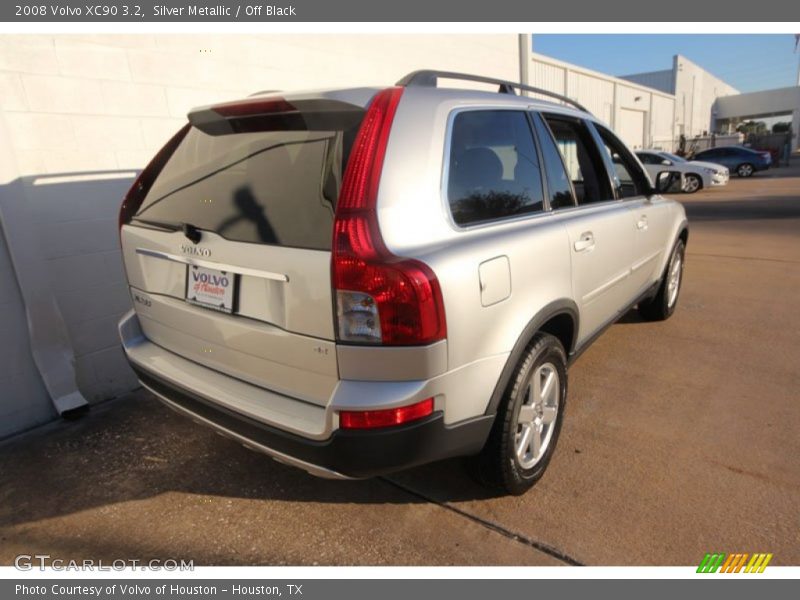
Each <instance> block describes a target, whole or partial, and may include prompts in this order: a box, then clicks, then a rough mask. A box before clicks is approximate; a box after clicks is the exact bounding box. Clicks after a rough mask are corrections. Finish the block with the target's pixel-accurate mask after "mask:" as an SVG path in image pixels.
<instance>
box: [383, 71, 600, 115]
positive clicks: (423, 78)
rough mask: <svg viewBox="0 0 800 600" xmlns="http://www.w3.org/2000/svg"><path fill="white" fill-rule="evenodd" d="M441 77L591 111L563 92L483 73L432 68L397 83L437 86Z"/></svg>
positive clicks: (414, 73) (415, 73)
mask: <svg viewBox="0 0 800 600" xmlns="http://www.w3.org/2000/svg"><path fill="white" fill-rule="evenodd" d="M440 78H441V79H456V80H460V81H475V82H478V83H491V84H493V85H496V86H498V89H497V93H499V94H516V92H515V91H514V90H515V89H518V90H524V91H526V92H533V93H534V94H542V95H543V96H549V97H551V98H555V99H556V100H560V101H561V102H565V103H566V104H571V105H572V106H574V107H575V108H577V109H578V110H582V111H583V112H585V113H588V112H589V111H588V110H587V109H586V107H585V106H583V105H582V104H580V103H579V102H578V101H576V100H573V99H572V98H568V97H567V96H562V95H561V94H556V93H555V92H551V91H549V90H543V89H542V88H537V87H533V86H532V85H526V84H524V83H516V82H514V81H506V80H505V79H495V78H494V77H483V76H481V75H470V74H468V73H455V72H452V71H431V70H422V71H413V72H411V73H409V74H408V75H406V76H405V77H403V78H402V79H400V80H399V81H398V82H397V84H396V85H402V86H405V87H436V83H437V81H438V80H439V79H440ZM590 114H591V113H590Z"/></svg>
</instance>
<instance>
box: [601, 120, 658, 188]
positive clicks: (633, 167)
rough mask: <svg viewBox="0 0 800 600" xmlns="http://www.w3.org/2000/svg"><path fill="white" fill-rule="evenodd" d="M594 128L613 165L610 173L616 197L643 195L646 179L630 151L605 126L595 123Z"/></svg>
mask: <svg viewBox="0 0 800 600" xmlns="http://www.w3.org/2000/svg"><path fill="white" fill-rule="evenodd" d="M594 128H595V129H596V130H597V133H598V134H599V135H600V139H601V140H602V141H603V150H604V151H605V153H606V155H605V159H606V160H607V161H610V162H611V165H612V166H613V169H614V170H613V171H612V173H613V180H614V187H615V188H616V190H615V191H616V193H617V197H618V198H635V197H637V196H643V195H644V194H645V193H646V191H647V180H646V178H645V175H644V172H643V171H642V169H641V168H640V167H639V165H638V164H637V163H636V159H635V158H634V157H633V154H632V153H631V151H630V150H628V149H627V148H626V147H625V144H623V143H622V142H621V141H620V140H619V138H617V137H616V136H615V135H614V134H613V133H611V132H610V131H609V130H608V129H606V128H605V127H603V126H601V125H597V124H595V125H594Z"/></svg>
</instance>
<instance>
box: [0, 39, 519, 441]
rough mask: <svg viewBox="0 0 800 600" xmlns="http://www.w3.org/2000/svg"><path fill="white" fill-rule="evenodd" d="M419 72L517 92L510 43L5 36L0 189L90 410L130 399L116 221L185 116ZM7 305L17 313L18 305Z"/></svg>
mask: <svg viewBox="0 0 800 600" xmlns="http://www.w3.org/2000/svg"><path fill="white" fill-rule="evenodd" d="M422 68H438V69H447V70H455V71H467V72H472V73H480V74H485V75H490V76H495V77H501V78H506V79H512V80H518V79H519V74H520V64H519V46H518V37H517V35H515V34H502V35H346V36H342V35H270V36H258V35H235V36H225V35H172V34H169V35H167V34H165V35H61V36H53V35H3V36H0V110H1V111H2V115H0V116H2V117H3V119H4V120H5V122H6V125H7V130H8V131H9V135H8V139H7V140H3V143H6V144H9V145H10V147H11V151H12V153H13V155H14V157H15V160H16V164H17V167H18V172H19V177H18V181H16V182H0V185H5V186H10V185H12V184H14V185H15V186H18V187H19V188H21V189H22V190H23V191H22V192H18V193H23V194H24V195H25V197H26V199H27V201H28V202H30V204H31V207H32V208H33V209H34V211H35V214H36V215H37V217H38V218H37V222H38V229H37V231H34V232H32V233H31V235H35V236H37V237H38V239H40V241H41V244H42V249H43V253H44V257H45V258H44V259H45V260H46V261H47V263H48V264H47V266H48V269H49V273H50V278H51V281H50V284H51V287H52V289H53V291H54V294H55V296H56V299H57V302H58V305H59V307H60V309H61V312H62V313H63V316H64V319H65V321H66V324H67V327H68V330H69V335H70V339H71V343H72V346H73V349H74V351H75V356H76V369H77V376H78V383H79V387H80V389H81V391H82V392H83V393H84V395H85V396H86V397H87V398H88V399H89V400H95V401H96V400H100V399H103V398H108V397H110V396H114V395H117V394H120V393H122V392H125V391H127V390H128V389H130V388H132V387H133V386H134V385H135V380H134V378H133V375H132V373H131V372H130V371H129V369H128V368H127V366H126V365H125V363H124V361H123V357H122V353H121V350H120V349H119V344H118V340H117V334H116V328H115V324H116V322H117V320H118V319H119V317H120V315H121V314H122V313H123V312H124V311H126V310H127V309H128V307H129V304H130V300H129V297H128V294H127V290H126V286H125V283H124V277H123V272H122V266H121V262H120V255H119V250H118V248H117V243H118V240H117V228H116V215H117V210H118V207H119V203H120V200H121V198H122V196H123V194H124V193H125V191H126V189H127V188H128V187H129V186H130V184H131V182H132V178H133V175H134V174H135V172H136V171H137V170H139V169H141V168H142V167H143V166H144V165H145V164H146V163H147V161H148V160H149V159H150V158H151V157H152V156H153V154H154V153H155V152H156V150H157V149H158V148H159V147H160V146H161V145H162V144H163V143H164V142H165V141H166V139H167V138H168V137H169V136H170V135H171V134H172V133H173V132H174V131H175V130H176V129H178V127H179V126H180V125H181V124H182V122H184V119H185V115H186V112H187V111H188V110H189V109H190V108H192V107H193V106H196V105H201V104H206V103H210V102H215V101H219V100H225V99H233V98H239V97H242V96H244V95H248V94H250V93H253V92H256V91H259V90H264V89H287V90H290V89H301V88H305V89H308V88H319V87H342V86H351V85H369V84H376V85H383V84H392V83H394V82H395V81H396V80H397V79H399V78H400V77H401V76H403V75H405V74H406V73H407V72H409V71H412V70H415V69H422ZM6 189H7V190H10V189H11V188H10V187H7V188H6ZM6 262H7V260H6V256H5V251H4V250H3V247H2V246H0V284H2V283H6V279H8V278H9V277H10V275H9V271H8V270H7V269H5V270H3V265H4V264H5V263H6ZM5 287H6V286H4V288H5ZM9 289H13V287H9ZM10 293H11V292H7V294H10ZM9 298H11V299H10V300H9ZM3 302H5V303H9V302H11V303H14V302H17V301H16V300H14V299H13V294H12V296H9V297H7V296H3V297H0V305H2V303H3ZM18 323H19V314H18V311H16V312H14V311H13V310H10V311H8V312H3V313H0V332H6V331H7V332H9V336H10V337H6V336H5V335H4V336H3V339H4V341H5V340H11V341H10V343H7V344H5V345H6V346H7V347H18V348H22V352H23V353H24V352H25V350H24V344H25V340H24V339H22V338H21V336H22V335H23V333H24V328H22V329H20V328H19V327H18ZM4 327H5V329H4ZM1 359H2V356H0V360H1ZM24 362H25V361H22V363H24ZM22 363H19V365H18V366H16V367H8V366H5V365H4V367H3V368H5V369H6V370H8V369H11V371H14V372H12V373H6V372H5V371H3V372H0V385H1V384H2V382H3V381H7V380H8V377H17V376H19V377H22V378H23V379H25V381H26V383H25V385H26V386H28V387H29V388H34V387H36V385H37V381H36V377H35V373H33V374H32V375H33V376H31V372H30V369H29V365H27V364H22ZM7 364H9V365H15V364H17V363H14V362H13V361H11V362H9V363H7ZM26 369H27V371H26ZM23 373H28V375H26V376H23ZM4 377H5V378H6V379H3V378H4ZM38 385H39V386H41V383H40V382H39V383H38ZM4 398H5V397H4ZM2 404H3V399H0V411H2ZM3 414H4V413H2V412H0V418H1V417H2V416H3ZM25 421H26V419H25V418H22V419H20V427H23V426H27V425H28V424H30V423H29V422H25ZM28 421H29V420H28ZM0 435H2V432H0Z"/></svg>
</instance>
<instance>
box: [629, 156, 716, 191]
mask: <svg viewBox="0 0 800 600" xmlns="http://www.w3.org/2000/svg"><path fill="white" fill-rule="evenodd" d="M636 156H638V157H639V160H640V161H642V164H643V165H644V168H645V169H647V172H648V173H650V177H655V176H656V175H657V174H658V172H659V171H663V170H664V167H667V166H668V167H670V170H674V171H680V173H681V175H682V176H683V191H684V192H685V193H687V194H694V193H695V192H696V191H697V190H701V189H703V188H710V187H719V186H722V185H726V184H727V183H728V179H730V173H729V172H728V168H727V167H723V166H722V165H717V164H714V163H708V162H700V161H696V160H686V159H685V158H681V157H680V156H676V155H674V154H671V153H669V152H664V151H663V150H637V151H636Z"/></svg>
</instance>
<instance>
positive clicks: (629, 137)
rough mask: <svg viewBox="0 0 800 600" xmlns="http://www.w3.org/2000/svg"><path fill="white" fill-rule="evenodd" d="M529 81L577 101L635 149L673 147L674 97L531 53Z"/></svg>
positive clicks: (531, 83) (674, 135) (674, 134)
mask: <svg viewBox="0 0 800 600" xmlns="http://www.w3.org/2000/svg"><path fill="white" fill-rule="evenodd" d="M528 65H529V68H528V73H527V77H528V83H529V84H530V85H533V86H535V87H539V88H542V89H546V90H549V91H552V92H557V93H559V94H562V95H564V96H567V97H569V98H572V99H574V100H577V101H578V102H580V103H581V104H583V105H584V106H586V108H588V109H589V111H591V112H592V113H593V114H594V115H596V116H597V117H598V118H600V119H602V120H603V121H605V122H606V123H608V124H609V125H611V127H612V128H613V129H614V130H615V131H616V132H617V133H618V134H619V135H620V137H621V138H622V139H623V140H624V141H625V143H627V144H628V145H629V146H631V147H633V148H649V147H654V146H655V147H664V148H669V149H672V145H673V142H674V139H675V137H676V133H675V131H676V130H675V123H676V102H675V96H674V95H673V94H671V93H668V92H664V91H661V90H657V89H654V88H652V87H647V86H645V85H641V84H638V83H635V82H632V81H628V80H626V79H622V78H619V77H612V76H610V75H605V74H603V73H598V72H597V71H590V70H589V69H584V68H583V67H579V66H577V65H573V64H570V63H566V62H563V61H560V60H556V59H554V58H550V57H548V56H544V55H542V54H535V53H531V55H530V60H529V61H528Z"/></svg>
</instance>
